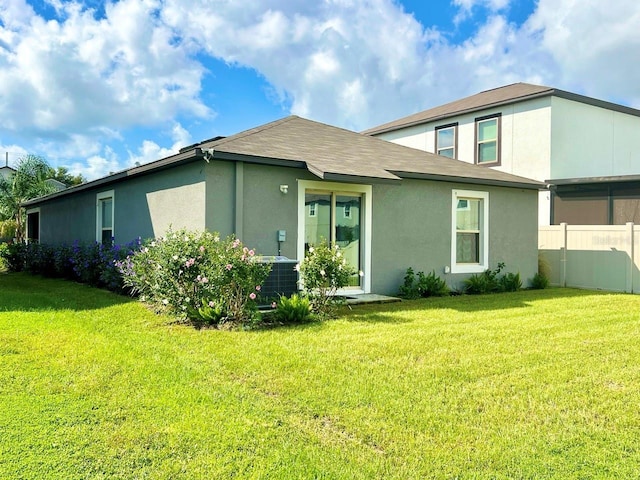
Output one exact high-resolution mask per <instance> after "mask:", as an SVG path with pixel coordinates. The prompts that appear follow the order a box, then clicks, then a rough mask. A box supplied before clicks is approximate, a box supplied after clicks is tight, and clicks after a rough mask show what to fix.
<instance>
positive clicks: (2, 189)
mask: <svg viewBox="0 0 640 480" xmlns="http://www.w3.org/2000/svg"><path fill="white" fill-rule="evenodd" d="M50 173H51V167H50V166H49V165H48V164H47V162H46V161H45V160H44V159H43V158H42V157H39V156H37V155H26V156H25V157H22V158H21V159H20V160H18V166H17V168H16V171H15V172H13V173H12V174H11V175H10V176H9V177H8V178H0V220H5V221H8V222H10V223H12V224H13V225H15V236H16V240H17V241H18V242H22V241H24V233H25V223H26V214H25V209H24V208H23V207H22V204H23V203H24V202H26V201H27V200H31V199H32V198H36V197H40V196H42V195H46V194H48V193H53V192H54V191H55V188H54V187H53V186H52V185H49V184H47V183H46V182H45V180H47V179H48V178H50Z"/></svg>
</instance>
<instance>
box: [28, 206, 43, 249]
mask: <svg viewBox="0 0 640 480" xmlns="http://www.w3.org/2000/svg"><path fill="white" fill-rule="evenodd" d="M32 213H37V214H38V243H40V237H41V235H42V231H41V230H40V228H41V227H42V223H41V222H42V214H41V213H40V207H36V208H30V209H28V210H27V211H26V216H27V217H26V218H25V220H26V224H27V225H26V228H25V235H24V241H25V243H29V233H30V232H29V215H30V214H32Z"/></svg>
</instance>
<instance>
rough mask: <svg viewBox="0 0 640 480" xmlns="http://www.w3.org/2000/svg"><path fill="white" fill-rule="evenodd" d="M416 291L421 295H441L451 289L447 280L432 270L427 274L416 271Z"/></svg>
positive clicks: (447, 293)
mask: <svg viewBox="0 0 640 480" xmlns="http://www.w3.org/2000/svg"><path fill="white" fill-rule="evenodd" d="M418 292H419V293H420V296H422V297H443V296H445V295H449V293H450V292H451V290H450V289H449V286H448V285H447V282H445V281H444V280H442V279H441V278H440V277H438V276H437V275H436V271H435V270H432V271H431V273H430V274H428V275H425V274H424V273H422V272H418Z"/></svg>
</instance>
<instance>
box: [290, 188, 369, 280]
mask: <svg viewBox="0 0 640 480" xmlns="http://www.w3.org/2000/svg"><path fill="white" fill-rule="evenodd" d="M298 191H299V215H298V218H299V225H298V238H299V240H298V258H299V259H300V258H303V257H304V255H305V253H306V252H307V251H308V249H309V246H310V245H316V244H319V243H321V242H331V243H335V244H337V245H338V246H339V247H340V249H341V251H342V254H343V255H344V258H345V259H346V260H347V261H348V262H349V264H350V265H352V266H353V267H354V268H355V269H356V271H362V272H363V273H364V276H363V277H360V276H359V275H357V274H356V275H354V276H353V278H352V282H351V287H352V288H356V289H361V290H364V291H368V286H369V282H370V276H369V271H370V264H371V257H370V249H371V246H370V244H371V241H370V238H369V232H370V231H371V186H369V185H349V184H337V183H329V182H326V183H325V182H310V181H300V182H299V189H298Z"/></svg>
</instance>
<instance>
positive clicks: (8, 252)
mask: <svg viewBox="0 0 640 480" xmlns="http://www.w3.org/2000/svg"><path fill="white" fill-rule="evenodd" d="M3 245H4V248H3V249H2V250H0V257H1V258H2V262H3V263H4V267H5V268H6V269H7V270H8V271H10V272H21V271H23V270H24V255H25V249H26V246H25V245H24V244H22V243H3Z"/></svg>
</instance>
